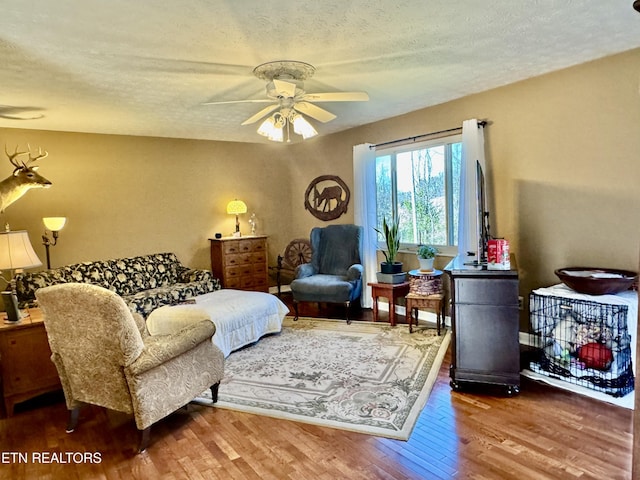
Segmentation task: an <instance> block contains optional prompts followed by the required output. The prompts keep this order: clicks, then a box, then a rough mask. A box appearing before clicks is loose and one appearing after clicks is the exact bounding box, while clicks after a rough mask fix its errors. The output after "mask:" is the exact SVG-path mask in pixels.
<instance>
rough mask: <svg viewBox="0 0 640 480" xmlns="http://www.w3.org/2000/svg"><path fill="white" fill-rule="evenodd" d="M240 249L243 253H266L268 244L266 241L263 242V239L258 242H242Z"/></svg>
mask: <svg viewBox="0 0 640 480" xmlns="http://www.w3.org/2000/svg"><path fill="white" fill-rule="evenodd" d="M238 248H239V249H240V251H241V252H243V253H250V252H265V251H266V242H265V241H264V240H262V239H258V240H240V242H239V247H238Z"/></svg>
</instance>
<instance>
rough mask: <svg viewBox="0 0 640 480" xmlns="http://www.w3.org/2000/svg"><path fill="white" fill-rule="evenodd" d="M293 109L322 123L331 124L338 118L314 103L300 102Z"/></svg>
mask: <svg viewBox="0 0 640 480" xmlns="http://www.w3.org/2000/svg"><path fill="white" fill-rule="evenodd" d="M293 108H294V109H295V110H297V111H298V112H300V113H304V114H305V115H309V116H310V117H311V118H315V119H316V120H318V121H319V122H322V123H327V122H330V121H331V120H333V119H334V118H336V116H335V115H334V114H333V113H331V112H328V111H326V110H325V109H324V108H320V107H317V106H315V105H314V104H313V103H309V102H298V103H296V104H294V105H293Z"/></svg>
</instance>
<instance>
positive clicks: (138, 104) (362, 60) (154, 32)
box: [0, 0, 640, 142]
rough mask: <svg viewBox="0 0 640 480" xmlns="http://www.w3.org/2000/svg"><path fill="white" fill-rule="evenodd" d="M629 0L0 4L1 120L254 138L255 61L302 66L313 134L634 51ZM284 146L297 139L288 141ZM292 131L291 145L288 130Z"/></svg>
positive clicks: (638, 18)
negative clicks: (307, 70) (321, 115)
mask: <svg viewBox="0 0 640 480" xmlns="http://www.w3.org/2000/svg"><path fill="white" fill-rule="evenodd" d="M632 3H633V2H632V0H609V1H602V0H529V1H526V2H525V1H514V0H485V1H483V2H480V1H477V0H388V1H371V0H367V1H359V0H353V1H349V0H347V1H345V0H322V1H319V0H297V1H294V2H292V1H291V0H288V1H283V0H270V1H264V0H225V1H215V0H171V1H164V2H158V1H153V2H152V1H150V0H136V1H131V0H110V1H99V0H93V1H89V0H86V1H83V0H56V1H51V0H29V1H26V0H3V1H2V5H1V7H0V10H1V14H0V62H2V68H1V69H0V113H2V106H18V107H25V106H28V107H32V108H33V109H32V110H31V111H28V110H24V111H22V112H21V113H20V111H19V110H18V113H15V111H11V110H9V109H5V113H7V112H9V113H12V114H13V115H17V114H19V115H22V116H33V115H37V114H41V115H43V116H42V117H41V118H39V119H36V120H10V119H2V118H0V127H15V128H34V129H41V130H60V131H74V132H95V133H113V134H125V135H145V136H160V137H178V138H196V139H210V140H228V141H240V142H264V141H267V140H265V139H263V137H261V136H259V135H257V134H256V131H255V130H256V128H257V124H254V125H249V126H240V123H241V122H242V121H244V120H245V119H247V118H248V117H250V116H251V115H253V114H254V113H256V112H257V111H258V110H259V109H261V108H263V107H264V106H265V104H260V103H240V104H225V105H202V103H203V102H211V101H224V100H240V99H262V98H266V97H265V82H264V81H263V80H260V79H258V78H256V77H255V76H253V74H252V70H253V68H254V67H255V66H257V65H259V64H261V63H264V62H269V61H273V60H299V61H304V62H307V63H310V64H312V65H314V66H315V67H316V72H315V75H314V76H313V78H311V79H309V80H307V81H306V82H305V90H306V91H307V92H310V93H314V92H333V91H366V92H367V93H368V94H369V97H370V101H369V102H355V103H323V104H322V107H323V108H325V109H327V110H329V111H331V112H333V113H334V114H336V115H337V116H338V118H337V119H335V120H333V121H331V122H329V123H326V124H319V123H318V122H316V121H312V123H313V124H314V126H316V128H317V130H318V131H319V133H320V134H321V135H323V134H325V135H326V134H328V133H333V132H338V131H341V130H345V129H347V128H351V127H354V126H357V125H362V124H366V123H371V122H375V121H378V120H381V119H384V118H389V117H393V116H396V115H400V114H403V113H406V112H410V111H413V110H417V109H420V108H423V107H427V106H430V105H435V104H438V103H442V102H446V101H448V100H452V99H455V98H459V97H463V96H465V95H469V94H472V93H476V92H480V91H483V90H487V89H490V88H494V87H498V86H501V85H505V84H509V83H513V82H516V81H518V80H522V79H525V78H529V77H532V76H536V75H540V74H543V73H546V72H550V71H553V70H557V69H561V68H564V67H568V66H571V65H575V64H578V63H583V62H586V61H589V60H592V59H595V58H599V57H603V56H607V55H611V54H614V53H618V52H621V51H625V50H630V49H632V48H636V47H640V14H639V13H638V12H635V11H634V10H633V9H632V6H631V5H632ZM296 137H297V136H296ZM297 138H299V137H297Z"/></svg>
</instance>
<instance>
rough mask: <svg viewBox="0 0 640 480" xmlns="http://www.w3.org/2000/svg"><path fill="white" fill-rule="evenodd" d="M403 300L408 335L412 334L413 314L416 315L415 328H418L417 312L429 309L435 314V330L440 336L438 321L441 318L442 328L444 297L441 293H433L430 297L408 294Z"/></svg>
mask: <svg viewBox="0 0 640 480" xmlns="http://www.w3.org/2000/svg"><path fill="white" fill-rule="evenodd" d="M404 298H405V301H406V309H407V314H408V315H407V318H408V320H409V333H413V330H412V324H413V314H414V312H415V315H416V327H417V326H418V310H419V309H430V310H433V311H435V313H436V328H437V329H438V335H440V319H441V318H442V326H443V327H444V295H443V294H442V293H434V294H432V295H417V294H415V293H410V294H408V295H407V296H406V297H404Z"/></svg>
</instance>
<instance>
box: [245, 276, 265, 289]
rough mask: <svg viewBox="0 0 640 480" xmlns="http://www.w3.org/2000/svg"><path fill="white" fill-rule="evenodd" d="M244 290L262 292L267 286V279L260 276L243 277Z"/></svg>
mask: <svg viewBox="0 0 640 480" xmlns="http://www.w3.org/2000/svg"><path fill="white" fill-rule="evenodd" d="M241 282H242V288H243V289H247V290H262V289H264V288H266V286H267V279H266V278H265V277H264V276H260V275H249V276H246V277H242V279H241Z"/></svg>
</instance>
